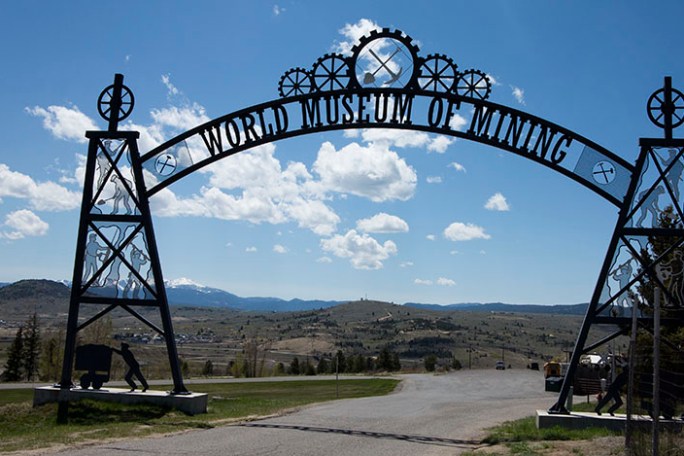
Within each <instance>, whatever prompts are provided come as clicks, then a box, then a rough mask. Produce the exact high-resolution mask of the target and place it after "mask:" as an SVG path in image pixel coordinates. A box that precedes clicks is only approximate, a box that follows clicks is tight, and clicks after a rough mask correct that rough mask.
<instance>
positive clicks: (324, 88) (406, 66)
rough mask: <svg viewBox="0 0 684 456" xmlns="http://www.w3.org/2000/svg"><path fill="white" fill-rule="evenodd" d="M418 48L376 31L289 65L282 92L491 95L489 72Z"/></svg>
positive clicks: (402, 37)
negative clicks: (345, 48)
mask: <svg viewBox="0 0 684 456" xmlns="http://www.w3.org/2000/svg"><path fill="white" fill-rule="evenodd" d="M419 51H420V49H419V48H418V46H417V45H416V44H414V43H413V39H412V38H411V37H410V36H408V35H406V34H405V33H404V32H402V31H401V30H390V29H389V28H383V29H376V30H372V31H371V32H370V33H369V34H368V35H365V36H363V37H361V38H360V39H359V41H358V43H357V44H356V45H354V46H353V47H352V49H351V55H350V56H346V55H341V54H325V55H323V57H321V58H319V59H318V60H316V62H315V63H314V64H313V66H312V67H311V69H310V70H307V69H305V68H300V67H297V68H292V69H290V70H288V71H287V72H285V74H283V76H282V77H281V78H280V82H279V83H278V92H279V93H280V96H281V97H293V96H298V95H305V94H308V93H312V92H329V91H335V90H344V89H365V88H381V89H385V88H399V89H408V90H416V91H428V92H441V93H453V94H456V95H459V96H463V97H469V98H473V99H480V100H485V99H487V98H488V97H489V95H490V93H491V91H492V84H491V81H490V80H489V77H487V75H486V74H485V73H484V72H482V71H480V70H475V69H470V70H466V71H463V72H459V71H458V65H456V63H454V61H453V60H452V59H451V58H449V57H448V56H446V55H443V54H430V55H428V56H427V57H420V56H419V55H418V53H419ZM678 93H679V92H678ZM679 95H680V96H679V97H678V98H677V102H678V103H679V102H681V106H680V105H679V104H677V108H676V109H675V111H677V110H679V109H682V110H684V95H682V94H681V93H679ZM649 109H650V108H649ZM653 111H654V112H655V111H657V108H653ZM650 115H651V111H650V110H649V116H650ZM677 119H678V121H679V123H682V122H684V112H683V113H682V115H678V116H677ZM679 123H678V124H677V125H679Z"/></svg>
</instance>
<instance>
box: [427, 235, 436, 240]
mask: <svg viewBox="0 0 684 456" xmlns="http://www.w3.org/2000/svg"><path fill="white" fill-rule="evenodd" d="M425 239H427V240H428V241H434V240H435V239H436V237H435V235H434V234H428V235H427V236H425Z"/></svg>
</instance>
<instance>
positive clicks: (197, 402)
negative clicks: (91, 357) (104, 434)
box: [33, 386, 208, 415]
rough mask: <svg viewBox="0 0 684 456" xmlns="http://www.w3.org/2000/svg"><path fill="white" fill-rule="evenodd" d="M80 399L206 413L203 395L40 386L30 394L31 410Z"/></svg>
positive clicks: (205, 401) (206, 399) (189, 412)
mask: <svg viewBox="0 0 684 456" xmlns="http://www.w3.org/2000/svg"><path fill="white" fill-rule="evenodd" d="M81 399H92V400H95V401H106V402H117V403H119V404H153V405H159V406H162V407H169V408H174V409H177V410H180V411H182V412H185V413H188V414H190V415H197V414H198V413H207V401H208V396H207V395H206V394H204V393H202V394H199V393H190V394H169V393H167V392H165V391H152V390H148V391H146V392H144V393H143V392H140V391H134V392H129V390H127V389H123V388H102V389H99V390H94V389H86V390H84V389H81V388H72V389H69V390H66V389H61V388H59V387H55V386H43V387H39V388H35V389H34V390H33V406H34V407H35V406H38V405H43V404H47V403H50V402H72V401H79V400H81Z"/></svg>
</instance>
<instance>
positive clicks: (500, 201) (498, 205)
mask: <svg viewBox="0 0 684 456" xmlns="http://www.w3.org/2000/svg"><path fill="white" fill-rule="evenodd" d="M484 207H485V209H489V210H490V211H502V212H505V211H510V210H511V208H510V206H509V205H508V202H507V201H506V197H505V196H503V195H502V194H501V193H498V192H497V193H495V194H494V195H492V196H491V197H490V198H489V199H488V200H487V203H486V204H485V206H484Z"/></svg>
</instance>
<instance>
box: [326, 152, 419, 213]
mask: <svg viewBox="0 0 684 456" xmlns="http://www.w3.org/2000/svg"><path fill="white" fill-rule="evenodd" d="M313 171H314V172H316V173H317V174H318V175H319V176H320V178H321V179H320V183H319V185H320V188H321V190H322V191H326V192H328V191H335V192H341V193H351V194H353V195H357V196H362V197H365V198H369V199H370V200H372V201H375V202H382V201H391V200H401V201H406V200H408V199H410V198H411V197H412V196H413V193H414V191H415V188H416V181H417V176H416V172H415V170H414V169H413V168H412V167H411V166H409V165H408V164H407V163H406V161H404V160H403V159H402V158H399V156H398V155H397V154H396V153H395V152H392V151H390V150H389V149H387V148H384V147H379V146H376V145H374V144H371V145H369V146H368V147H364V146H361V145H359V144H357V143H351V144H348V145H346V146H345V147H343V148H342V149H340V150H339V151H338V150H336V149H335V146H334V145H333V144H332V143H330V142H327V141H326V142H325V143H323V144H322V145H321V148H320V150H319V151H318V157H317V158H316V161H315V162H314V164H313Z"/></svg>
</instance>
